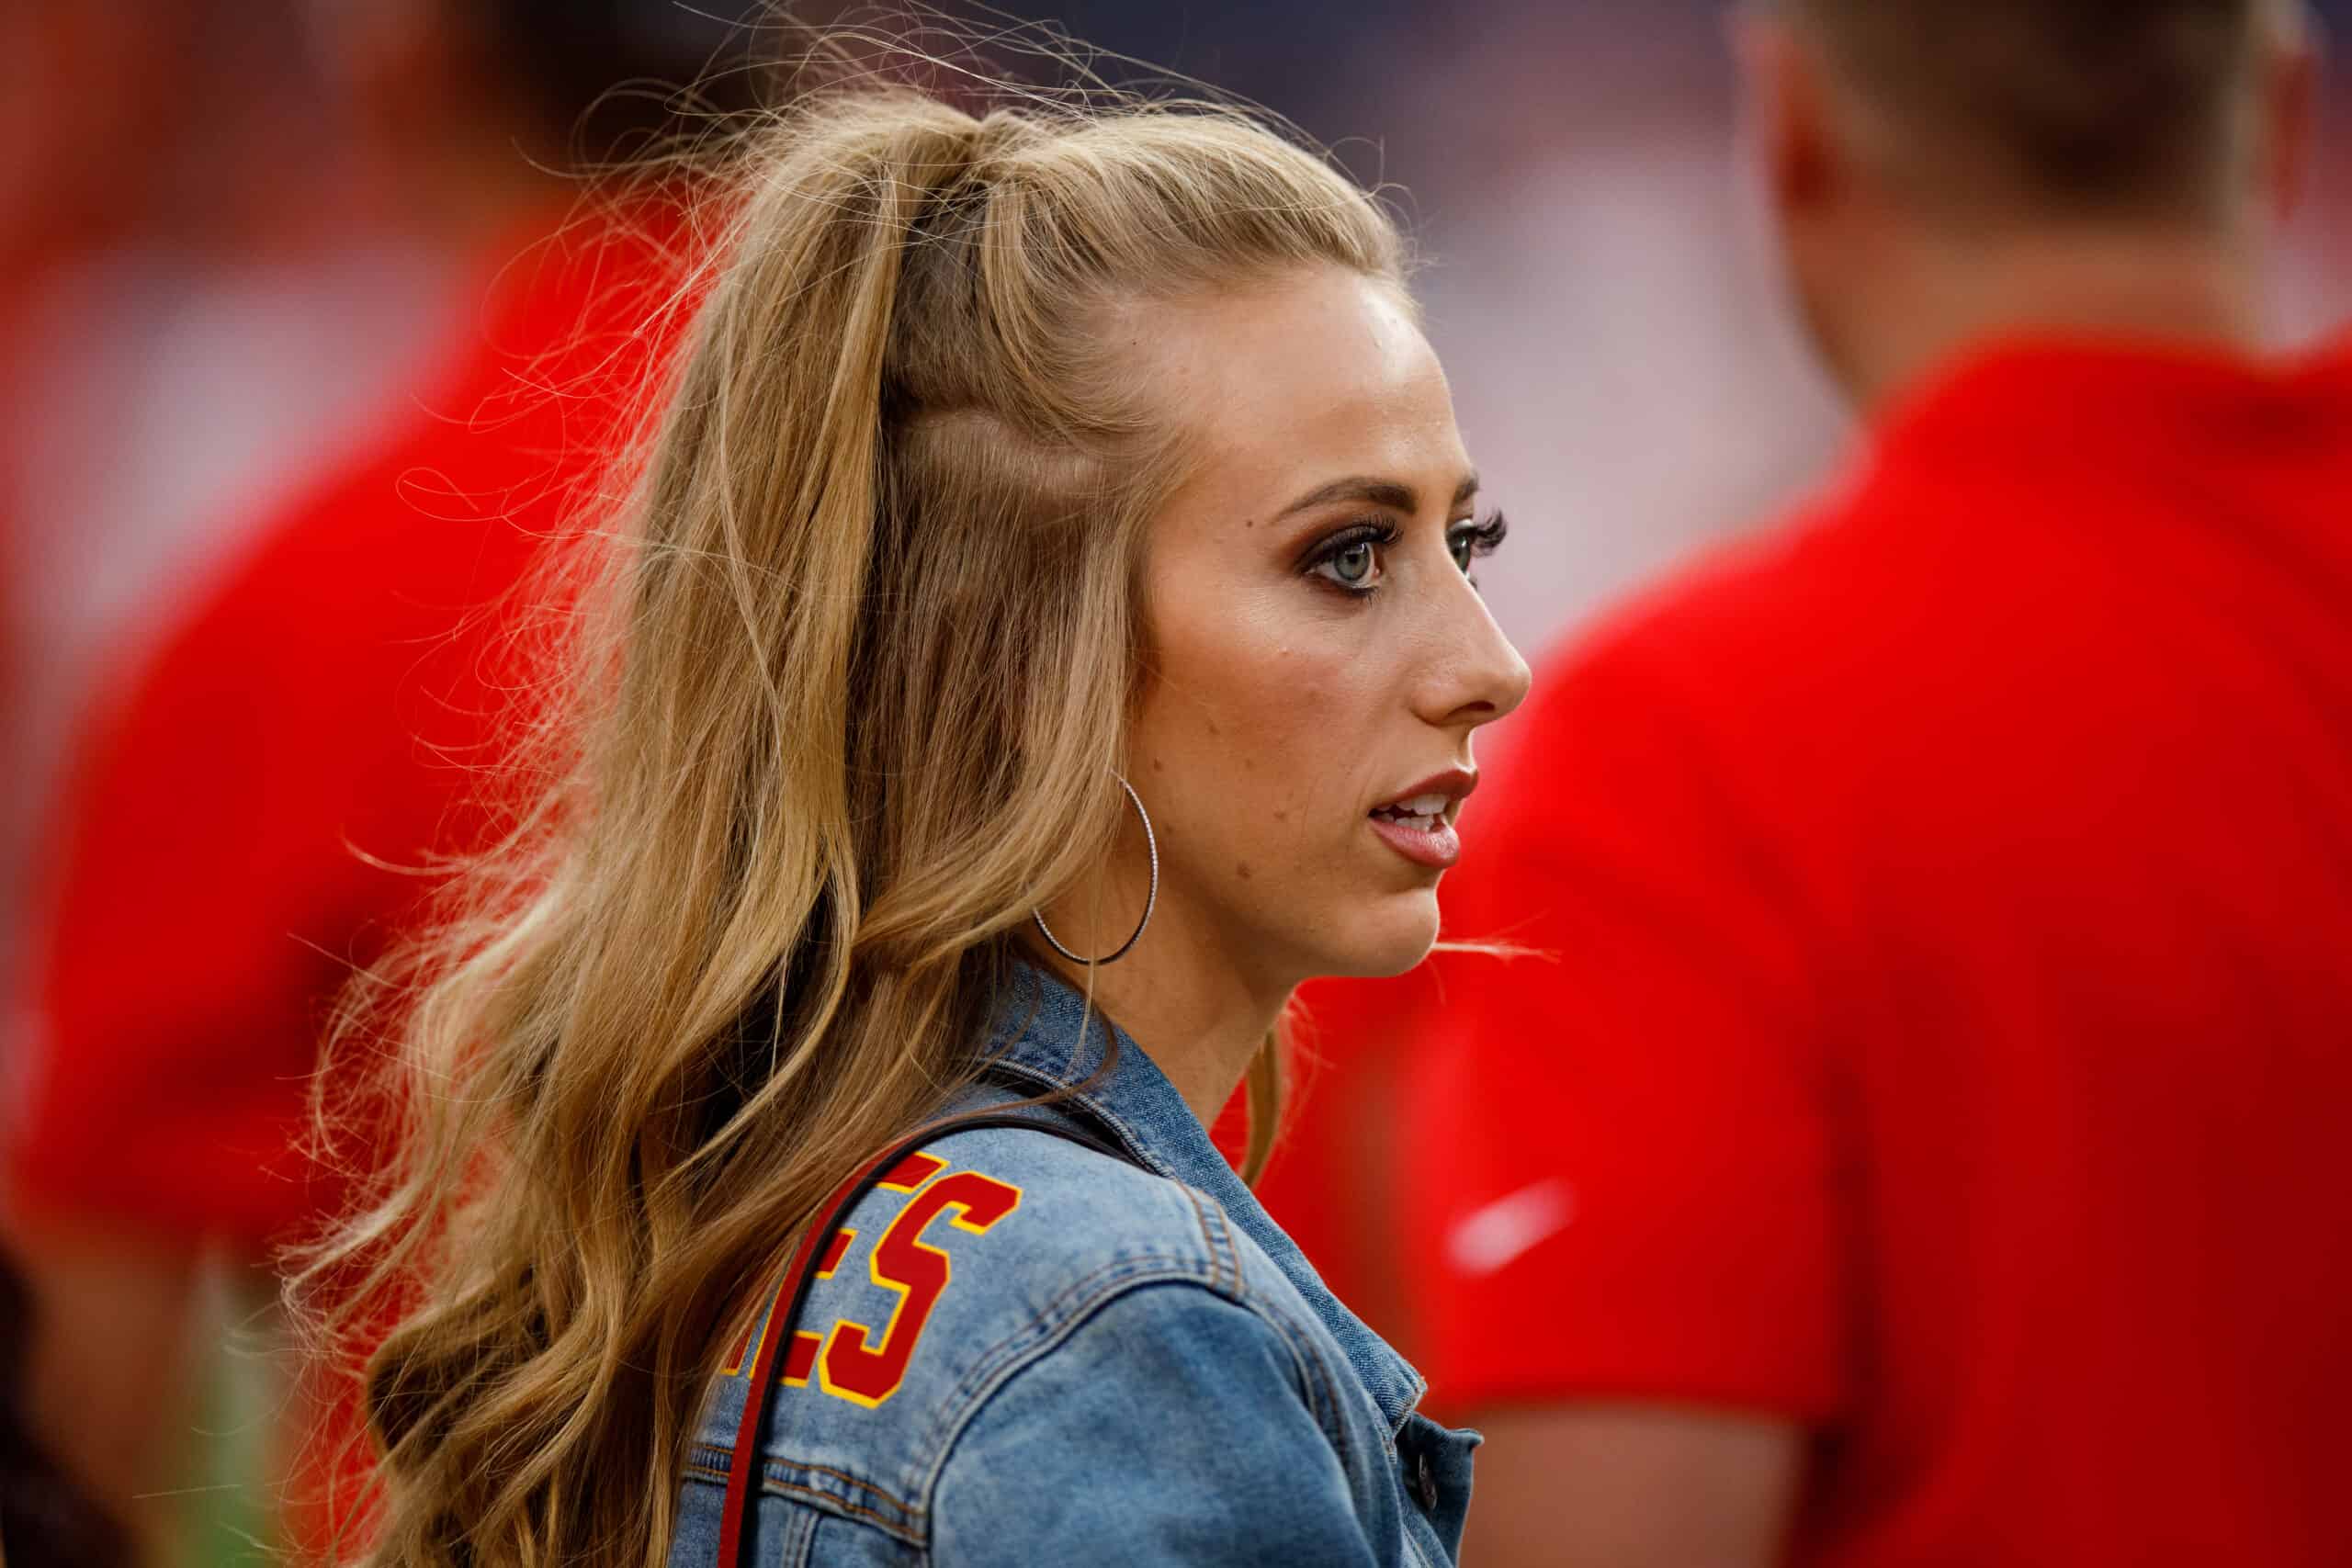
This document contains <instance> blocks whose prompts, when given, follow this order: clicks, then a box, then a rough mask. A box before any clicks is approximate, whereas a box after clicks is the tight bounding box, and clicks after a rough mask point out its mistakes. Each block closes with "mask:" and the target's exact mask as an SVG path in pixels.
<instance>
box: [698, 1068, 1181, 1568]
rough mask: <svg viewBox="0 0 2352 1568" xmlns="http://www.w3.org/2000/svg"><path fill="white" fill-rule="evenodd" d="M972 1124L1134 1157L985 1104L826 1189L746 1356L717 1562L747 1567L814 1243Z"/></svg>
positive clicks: (724, 1567) (810, 1277) (811, 1278)
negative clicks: (772, 1417)
mask: <svg viewBox="0 0 2352 1568" xmlns="http://www.w3.org/2000/svg"><path fill="white" fill-rule="evenodd" d="M979 1127H1025V1128H1028V1129H1030V1130H1031V1131H1033V1132H1038V1133H1049V1134H1052V1135H1053V1136H1055V1137H1057V1138H1060V1139H1063V1140H1064V1141H1066V1142H1069V1143H1073V1144H1078V1145H1083V1146H1084V1147H1087V1148H1090V1149H1092V1150H1094V1151H1095V1152H1096V1153H1097V1154H1102V1155H1108V1156H1110V1157H1112V1158H1113V1159H1115V1160H1119V1161H1121V1162H1123V1163H1125V1164H1127V1165H1137V1164H1139V1162H1138V1161H1137V1160H1136V1158H1135V1156H1132V1155H1130V1154H1128V1153H1127V1152H1126V1151H1125V1150H1124V1149H1120V1148H1116V1147H1114V1146H1113V1145H1110V1144H1107V1143H1105V1142H1103V1140H1102V1139H1100V1138H1098V1137H1095V1136H1094V1135H1093V1134H1091V1133H1085V1132H1081V1131H1080V1130H1079V1129H1078V1128H1076V1127H1069V1126H1063V1125H1060V1124H1058V1123H1056V1122H1046V1121H1044V1120H1041V1119H1040V1118H1037V1117H1035V1116H1018V1115H1013V1114H1012V1113H1010V1112H1006V1111H985V1112H982V1113H980V1114H978V1115H971V1116H954V1117H949V1118H947V1119H946V1120H944V1121H940V1122H932V1123H931V1124H930V1125H929V1126H927V1127H924V1128H923V1129H922V1130H921V1131H920V1132H917V1133H914V1134H910V1135H909V1136H907V1137H905V1138H902V1139H900V1140H899V1142H898V1143H896V1144H893V1145H890V1146H889V1147H888V1148H887V1149H884V1150H883V1151H882V1152H881V1153H880V1154H878V1155H876V1156H874V1157H873V1158H872V1159H870V1160H868V1161H866V1163H865V1164H864V1165H863V1166H860V1167H859V1168H857V1170H856V1171H855V1172H854V1173H853V1174H852V1175H851V1176H850V1178H849V1179H848V1180H846V1181H844V1182H842V1184H841V1185H840V1186H839V1187H837V1188H835V1189H833V1195H832V1196H831V1198H829V1199H827V1200H826V1201H825V1203H824V1206H823V1207H822V1208H820V1209H819V1210H818V1211H817V1214H816V1223H814V1224H811V1225H810V1226H809V1229H808V1232H807V1233H806V1234H805V1235H802V1236H801V1238H800V1245H799V1247H797V1248H796V1249H795V1250H794V1252H793V1255H792V1265H791V1267H790V1268H788V1269H786V1270H785V1272H784V1277H783V1279H782V1280H779V1281H778V1282H777V1285H776V1292H775V1303H774V1305H772V1306H771V1307H770V1308H769V1317H768V1324H767V1328H766V1331H765V1332H764V1333H763V1334H762V1335H761V1336H760V1345H759V1352H758V1354H757V1355H755V1356H754V1357H753V1358H752V1365H751V1367H750V1368H749V1369H748V1375H749V1376H750V1378H751V1380H752V1383H751V1387H750V1388H749V1389H747V1390H746V1391H745V1392H744V1394H743V1416H742V1419H741V1421H740V1422H738V1423H737V1425H736V1427H735V1451H734V1454H733V1455H732V1456H731V1458H730V1459H729V1462H728V1466H727V1500H726V1502H725V1504H724V1505H723V1507H724V1510H725V1511H724V1512H723V1513H722V1514H721V1515H720V1516H719V1527H718V1568H747V1564H746V1563H745V1562H744V1558H743V1536H744V1525H745V1522H746V1521H747V1520H748V1519H749V1518H750V1517H751V1512H752V1501H753V1498H754V1496H755V1495H756V1492H755V1489H754V1488H753V1486H752V1470H753V1469H754V1468H755V1467H756V1466H757V1465H758V1463H759V1453H760V1429H761V1428H762V1427H764V1426H765V1425H766V1424H767V1413H768V1401H769V1398H770V1396H771V1394H772V1393H773V1391H774V1390H775V1382H776V1376H775V1359H776V1357H777V1355H778V1354H779V1353H780V1352H781V1350H782V1348H783V1347H784V1346H786V1345H788V1344H790V1343H791V1341H792V1336H793V1331H794V1330H795V1329H797V1328H798V1327H799V1326H800V1314H801V1312H802V1310H803V1309H804V1308H806V1307H807V1305H808V1304H809V1286H810V1285H812V1284H813V1283H815V1275H814V1274H813V1272H812V1266H813V1265H814V1263H815V1261H816V1257H817V1248H818V1247H819V1246H820V1245H821V1244H822V1242H823V1241H824V1238H826V1237H827V1236H830V1235H832V1234H833V1232H835V1231H837V1230H839V1229H840V1228H841V1224H842V1221H843V1220H845V1219H847V1218H848V1217H849V1213H850V1211H851V1210H852V1209H854V1208H855V1207H856V1206H857V1203H858V1201H859V1200H860V1199H862V1198H864V1197H865V1195H866V1193H868V1192H870V1191H872V1190H873V1189H874V1186H875V1184H876V1182H878V1181H880V1180H881V1179H882V1178H883V1177H884V1176H885V1175H887V1174H888V1172H890V1171H891V1170H894V1169H896V1168H897V1167H898V1164H899V1161H900V1160H902V1159H904V1158H906V1157H907V1156H909V1155H910V1154H912V1153H914V1152H915V1151H916V1150H917V1149H920V1148H921V1147H922V1146H923V1145H925V1144H928V1143H933V1142H935V1141H936V1140H938V1139H940V1138H943V1137H945V1136H946V1135H947V1134H950V1133H964V1132H969V1131H972V1130H973V1129H975V1128H979Z"/></svg>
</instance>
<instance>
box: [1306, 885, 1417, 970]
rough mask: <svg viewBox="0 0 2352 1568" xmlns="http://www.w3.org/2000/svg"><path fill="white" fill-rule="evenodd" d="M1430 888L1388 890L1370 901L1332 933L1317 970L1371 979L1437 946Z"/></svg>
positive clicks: (1412, 961) (1405, 967)
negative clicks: (1335, 939) (1330, 945)
mask: <svg viewBox="0 0 2352 1568" xmlns="http://www.w3.org/2000/svg"><path fill="white" fill-rule="evenodd" d="M1437 932H1438V908H1437V890H1436V889H1435V888H1433V887H1432V888H1428V889H1417V890H1415V891H1413V892H1410V893H1396V894H1390V895H1388V896H1386V897H1382V898H1377V899H1374V900H1371V901H1369V902H1368V903H1366V904H1365V905H1364V906H1363V908H1360V909H1359V910H1357V911H1355V914H1354V918H1353V919H1350V920H1348V921H1347V922H1345V923H1344V924H1343V925H1342V926H1341V928H1340V931H1338V932H1337V933H1336V934H1338V935H1340V937H1341V939H1342V940H1341V941H1340V942H1335V943H1334V944H1333V948H1334V951H1332V952H1330V953H1328V954H1327V955H1326V964H1327V965H1328V966H1327V967H1326V968H1324V969H1323V970H1322V971H1321V973H1323V974H1325V975H1329V976H1334V977H1346V978H1351V979H1360V980H1373V979H1381V978H1385V976H1390V975H1402V974H1403V973H1405V971H1406V970H1408V969H1410V968H1412V967H1413V966H1414V965H1415V964H1419V963H1420V962H1421V960H1422V959H1424V958H1427V957H1428V956H1429V955H1430V949H1432V948H1434V947H1435V946H1436V945H1437Z"/></svg>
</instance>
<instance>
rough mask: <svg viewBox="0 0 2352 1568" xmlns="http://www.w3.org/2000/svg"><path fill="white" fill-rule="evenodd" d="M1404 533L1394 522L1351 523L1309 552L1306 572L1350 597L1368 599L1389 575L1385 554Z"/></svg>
mask: <svg viewBox="0 0 2352 1568" xmlns="http://www.w3.org/2000/svg"><path fill="white" fill-rule="evenodd" d="M1401 536H1402V535H1401V533H1400V531H1399V530H1398V528H1397V525H1396V524H1394V523H1392V522H1387V521H1385V520H1384V521H1379V522H1369V523H1354V524H1351V525H1348V526H1347V527H1345V528H1342V529H1340V531H1339V532H1338V533H1336V534H1332V535H1330V536H1328V537H1326V538H1325V539H1324V540H1323V541H1322V542H1321V543H1320V544H1318V545H1317V546H1316V547H1315V548H1314V549H1313V550H1312V551H1311V552H1310V553H1309V554H1308V556H1307V558H1306V563H1305V566H1306V572H1307V575H1308V576H1310V577H1319V578H1321V579H1322V580H1323V581H1326V582H1328V583H1329V584H1330V585H1331V586H1332V587H1334V588H1336V589H1338V590H1339V591H1340V592H1342V593H1345V594H1347V595H1348V596H1349V597H1351V598H1355V599H1368V598H1370V597H1371V596H1372V595H1373V593H1374V592H1375V591H1377V589H1378V588H1379V586H1380V580H1381V578H1382V577H1384V576H1385V575H1386V570H1385V566H1384V565H1383V563H1382V559H1381V558H1382V556H1383V555H1384V554H1385V552H1386V551H1387V549H1388V548H1389V547H1390V546H1392V545H1394V544H1396V542H1397V539H1398V538H1399V537H1401Z"/></svg>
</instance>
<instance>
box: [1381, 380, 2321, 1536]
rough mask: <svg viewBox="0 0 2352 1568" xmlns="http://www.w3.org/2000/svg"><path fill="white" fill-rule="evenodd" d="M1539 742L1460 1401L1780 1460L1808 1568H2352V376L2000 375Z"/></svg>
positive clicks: (1449, 1349)
mask: <svg viewBox="0 0 2352 1568" xmlns="http://www.w3.org/2000/svg"><path fill="white" fill-rule="evenodd" d="M1535 692H1536V695H1535V696H1534V698H1533V699H1532V702H1531V704H1530V705H1529V707H1528V708H1527V710H1525V711H1524V712H1523V713H1522V715H1521V716H1520V718H1519V719H1518V720H1517V721H1515V722H1514V724H1513V725H1512V726H1511V727H1510V730H1509V737H1508V739H1507V741H1506V745H1507V746H1508V747H1509V748H1510V750H1508V751H1507V753H1506V754H1504V755H1501V756H1499V757H1497V758H1494V759H1490V762H1491V764H1492V765H1491V768H1490V771H1491V773H1493V774H1494V778H1495V782H1494V784H1493V785H1492V787H1491V791H1490V793H1487V794H1482V795H1480V797H1479V798H1477V799H1476V800H1475V801H1474V802H1473V803H1472V804H1471V807H1470V808H1469V817H1468V820H1467V822H1466V824H1465V826H1466V829H1467V831H1466V832H1465V835H1464V837H1465V840H1466V842H1467V845H1468V852H1469V856H1470V859H1469V860H1468V862H1467V863H1465V865H1464V868H1463V870H1462V871H1461V873H1460V874H1459V877H1460V880H1459V882H1458V883H1456V884H1453V885H1450V886H1449V887H1448V888H1447V908H1448V916H1449V927H1450V930H1451V932H1452V934H1454V935H1456V936H1478V935H1495V936H1502V937H1507V938H1509V939H1510V940H1512V941H1515V942H1521V943H1524V944H1526V945H1528V946H1530V947H1533V948H1536V949H1540V950H1543V953H1544V955H1543V956H1541V957H1534V958H1525V959H1520V960H1516V961H1512V962H1508V963H1499V962H1492V961H1475V962H1465V961H1463V960H1453V961H1449V962H1448V964H1446V965H1445V971H1444V972H1445V973H1446V974H1447V975H1448V976H1449V977H1450V983H1449V984H1448V986H1447V996H1446V1000H1445V1002H1444V1005H1443V1006H1442V1008H1441V1009H1440V1010H1437V1011H1436V1012H1435V1013H1434V1014H1433V1015H1432V1016H1431V1017H1430V1018H1429V1019H1428V1020H1427V1026H1428V1028H1429V1029H1430V1031H1431V1032H1432V1040H1431V1044H1432V1046H1433V1049H1432V1050H1430V1052H1428V1053H1426V1054H1424V1055H1420V1056H1419V1057H1417V1058H1415V1063H1416V1066H1414V1067H1413V1069H1412V1071H1413V1073H1414V1075H1415V1076H1414V1077H1412V1079H1411V1081H1410V1092H1409V1095H1408V1104H1410V1105H1411V1107H1412V1108H1413V1109H1412V1111H1411V1115H1410V1128H1409V1131H1410V1136H1409V1141H1408V1148H1409V1157H1408V1159H1407V1160H1406V1161H1405V1162H1404V1164H1405V1165H1406V1166H1407V1168H1408V1169H1410V1170H1411V1171H1412V1172H1414V1177H1413V1180H1412V1183H1411V1185H1410V1186H1409V1187H1408V1190H1407V1193H1406V1199H1407V1204H1406V1208H1405V1211H1404V1213H1405V1219H1406V1233H1407V1234H1408V1235H1413V1236H1426V1237H1430V1238H1431V1240H1432V1242H1433V1243H1434V1246H1433V1247H1431V1249H1430V1250H1429V1251H1428V1252H1426V1253H1424V1252H1423V1251H1421V1250H1420V1249H1419V1248H1418V1247H1416V1248H1415V1249H1414V1250H1413V1251H1412V1253H1411V1254H1410V1256H1409V1257H1408V1258H1407V1260H1406V1267H1407V1271H1408V1278H1409V1279H1410V1280H1412V1281H1413V1282H1414V1283H1415V1284H1416V1285H1417V1287H1418V1289H1419V1292H1420V1293H1421V1305H1422V1307H1423V1310H1424V1314H1425V1319H1424V1327H1425V1329H1426V1334H1425V1336H1424V1337H1423V1339H1422V1342H1421V1345H1420V1348H1421V1349H1422V1351H1423V1353H1424V1355H1425V1356H1426V1358H1427V1364H1428V1366H1429V1368H1430V1371H1431V1372H1432V1373H1433V1375H1434V1381H1435V1384H1436V1387H1437V1390H1438V1393H1439V1397H1440V1399H1441V1400H1442V1403H1443V1404H1445V1405H1446V1406H1447V1407H1448V1408H1450V1409H1451V1410H1453V1411H1454V1412H1475V1411H1476V1409H1477V1408H1479V1407H1482V1406H1493V1405H1497V1404H1528V1403H1542V1402H1551V1401H1571V1400H1588V1399H1608V1400H1620V1399H1631V1400H1635V1401H1642V1402H1663V1403H1668V1404H1676V1403H1690V1404H1702V1405H1715V1406H1727V1407H1734V1408H1740V1409H1747V1410H1751V1411H1761V1412H1766V1413H1772V1414H1778V1415H1781V1416H1787V1417H1791V1418H1793V1419H1796V1420H1798V1421H1801V1422H1804V1423H1805V1424H1807V1425H1809V1426H1810V1427H1812V1428H1813V1429H1814V1430H1815V1432H1816V1433H1817V1435H1818V1442H1817V1444H1816V1446H1815V1463H1814V1464H1813V1465H1812V1467H1811V1469H1810V1472H1809V1484H1808V1491H1807V1495H1806V1496H1805V1498H1804V1505H1803V1509H1802V1516H1801V1518H1800V1521H1799V1527H1798V1533H1797V1537H1796V1547H1795V1551H1794V1560H1795V1561H1797V1562H1802V1563H1805V1564H1839V1565H1861V1564H1871V1565H1879V1564H1883V1565H1888V1568H1893V1565H1895V1564H1902V1565H1904V1568H1928V1565H1933V1564H1954V1565H1958V1564H1972V1565H1975V1564H1985V1563H1996V1562H1997V1563H2005V1564H2011V1563H2049V1564H2053V1565H2055V1564H2066V1565H2068V1568H2081V1565H2084V1564H2098V1563H2115V1564H2126V1563H2130V1564H2150V1563H2192V1562H2193V1563H2207V1562H2247V1563H2263V1564H2267V1565H2274V1568H2302V1565H2310V1568H2319V1565H2321V1564H2342V1563H2346V1562H2352V1509H2347V1508H2346V1506H2345V1501H2344V1481H2345V1476H2346V1464H2347V1461H2352V1442H2347V1439H2346V1435H2345V1420H2346V1412H2347V1411H2352V1333H2347V1332H2346V1312H2347V1303H2352V1163H2347V1157H2346V1142H2347V1138H2352V352H2343V351H2338V352H2336V353H2335V354H2334V355H2331V356H2328V357H2325V358H2324V359H2322V360H2320V361H2317V362H2314V363H2312V364H2309V365H2305V366H2302V367H2295V368H2289V369H2278V370H2266V369H2259V368H2256V367H2251V366H2248V365H2245V364H2241V363H2238V362H2235V361H2232V360H2228V359H2224V358H2222V357H2218V356H2216V357H2199V356H2195V355H2188V354H2180V355H2171V354H2164V353H2157V352H2136V351H2128V350H2125V349H2121V348H2106V347H2094V346H2088V345H2081V344H2074V345H2069V344H2062V343H2044V344H2034V343H2019V344H2012V345H2009V346H2007V347H2004V348H2000V349H1997V350H1996V351H1992V352H1987V353H1985V354H1982V355H1978V356H1976V357H1974V358H1973V359H1972V360H1971V361H1969V362H1968V363H1965V364H1963V365H1962V366H1960V367H1957V368H1956V369H1954V370H1952V371H1951V373H1950V374H1948V375H1945V376H1944V377H1942V378H1940V379H1939V380H1937V381H1936V382H1935V383H1934V384H1933V385H1932V386H1930V387H1928V389H1925V390H1924V391H1921V392H1919V393H1918V394H1917V396H1916V397H1914V398H1913V399H1911V400H1909V401H1908V403H1907V405H1906V406H1903V407H1901V408H1899V409H1897V410H1896V411H1894V412H1893V413H1892V415H1891V417H1889V418H1888V419H1886V420H1885V421H1884V422H1883V423H1882V426H1881V428H1880V432H1879V435H1878V438H1877V439H1876V441H1875V443H1874V445H1873V449H1872V450H1871V451H1870V452H1869V453H1868V454H1867V456H1866V457H1865V459H1864V460H1863V461H1862V462H1861V463H1860V465H1859V467H1858V468H1857V469H1856V471H1855V472H1854V473H1853V475H1852V476H1851V478H1850V482H1849V483H1848V484H1847V485H1846V486H1845V487H1844V489H1843V490H1842V491H1841V492H1839V493H1838V495H1837V496H1836V497H1835V498H1834V499H1831V500H1830V501H1828V502H1826V503H1825V504H1823V505H1821V506H1819V507H1818V508H1816V509H1815V510H1814V511H1813V512H1812V513H1810V514H1809V515H1807V516H1805V517H1804V518H1802V519H1801V520H1799V522H1798V523H1797V525H1796V526H1795V527H1794V528H1793V529H1792V530H1790V531H1787V532H1785V533H1782V534H1781V535H1780V536H1776V537H1773V538H1770V539H1769V540H1768V541H1766V542H1764V543H1761V544H1759V545H1756V546H1753V547H1747V548H1745V549H1743V550H1741V551H1739V552H1737V553H1736V554H1734V555H1732V556H1730V557H1728V558H1723V559H1719V560H1716V561H1715V562H1713V563H1712V564H1710V565H1708V566H1706V567H1705V568H1703V569H1702V570H1699V571H1697V572H1696V573H1694V574H1692V575H1691V576H1689V577H1687V578H1685V579H1684V580H1682V581H1679V582H1677V583H1675V584H1673V585H1672V586H1669V587H1668V588H1667V589H1665V590H1664V591H1663V592H1658V593H1657V594H1656V595H1655V596H1653V597H1651V598H1649V599H1648V600H1647V601H1646V602H1645V603H1642V604H1638V605H1636V606H1635V607H1634V608H1633V609H1631V610H1630V611H1629V612H1627V613H1626V614H1624V615H1622V616H1621V617H1619V618H1617V619H1616V620H1615V621H1614V623H1613V624H1611V625H1610V626H1606V627H1605V628H1603V629H1602V630H1600V632H1599V634H1598V635H1596V636H1593V637H1590V638H1589V639H1587V640H1585V641H1584V642H1583V643H1582V644H1581V645H1580V646H1578V647H1576V648H1573V649H1570V650H1569V651H1568V652H1567V653H1566V656H1565V657H1563V658H1560V659H1557V660H1554V661H1553V662H1552V663H1551V665H1550V667H1549V669H1548V670H1547V671H1544V673H1542V674H1541V675H1539V677H1538V679H1537V681H1536V684H1535Z"/></svg>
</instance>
